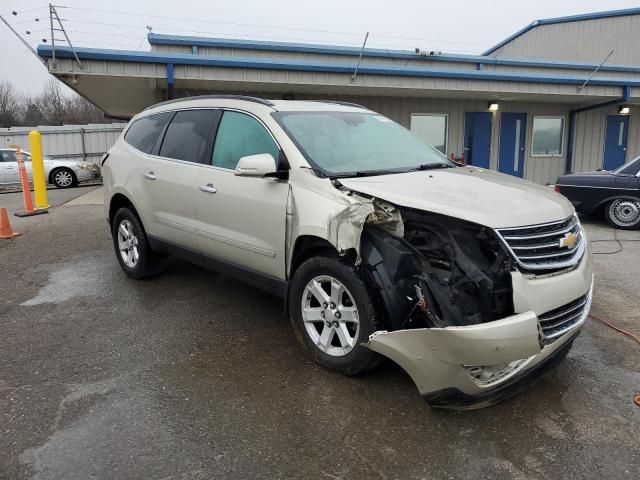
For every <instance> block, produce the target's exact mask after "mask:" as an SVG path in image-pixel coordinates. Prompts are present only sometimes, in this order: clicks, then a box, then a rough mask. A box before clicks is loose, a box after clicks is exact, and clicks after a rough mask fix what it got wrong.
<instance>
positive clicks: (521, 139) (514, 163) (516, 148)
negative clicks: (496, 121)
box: [498, 112, 527, 177]
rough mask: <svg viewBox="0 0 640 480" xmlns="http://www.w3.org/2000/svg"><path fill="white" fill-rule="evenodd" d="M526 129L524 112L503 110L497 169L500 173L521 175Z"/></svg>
mask: <svg viewBox="0 0 640 480" xmlns="http://www.w3.org/2000/svg"><path fill="white" fill-rule="evenodd" d="M526 130H527V114H526V113H511V112H505V113H503V114H502V115H501V117H500V159H499V161H498V169H499V170H500V171H501V172H502V173H508V174H509V175H514V176H516V177H522V174H523V172H524V146H525V138H526Z"/></svg>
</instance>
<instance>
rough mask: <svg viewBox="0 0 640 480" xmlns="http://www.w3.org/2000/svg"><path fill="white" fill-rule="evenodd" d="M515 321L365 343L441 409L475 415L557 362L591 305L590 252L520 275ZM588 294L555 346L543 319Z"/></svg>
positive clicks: (377, 336)
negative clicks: (543, 271) (546, 271)
mask: <svg viewBox="0 0 640 480" xmlns="http://www.w3.org/2000/svg"><path fill="white" fill-rule="evenodd" d="M513 290H514V306H515V311H516V312H521V313H516V314H515V315H513V316H510V317H507V318H504V319H501V320H497V321H494V322H488V323H483V324H479V325H471V326H464V327H447V328H424V329H415V330H398V331H394V332H386V331H380V332H375V333H373V334H372V335H371V337H370V338H369V342H367V343H365V344H364V345H365V346H367V347H368V348H370V349H371V350H373V351H375V352H378V353H380V354H382V355H384V356H386V357H389V358H390V359H391V360H393V361H394V362H396V363H397V364H399V365H400V366H401V367H402V368H403V369H404V370H405V371H406V372H407V373H408V374H409V376H410V377H411V378H412V379H413V381H414V383H415V384H416V386H417V387H418V390H419V391H420V393H421V394H422V395H423V396H424V397H425V398H426V399H427V401H428V402H429V403H430V404H431V405H432V406H436V407H443V408H456V409H473V408H481V407H484V406H487V405H491V404H493V403H496V402H497V401H499V400H501V399H503V398H506V397H508V396H510V395H513V394H514V393H516V392H517V391H518V390H520V389H521V388H523V387H524V386H525V385H527V384H528V383H530V382H531V380H533V379H534V378H536V377H537V376H539V374H540V373H542V372H543V371H545V370H547V369H548V368H550V367H552V366H553V365H555V364H556V363H558V362H559V361H560V360H561V359H562V358H563V357H564V355H566V353H567V351H568V350H569V348H570V346H571V343H572V342H573V340H574V339H575V338H576V336H577V335H578V334H579V332H580V329H581V328H582V325H583V324H584V322H585V320H586V318H587V316H588V314H589V309H590V306H591V297H592V290H593V271H592V266H591V261H590V258H589V254H588V252H587V253H586V255H585V256H584V257H583V259H582V260H581V262H580V264H579V265H578V266H577V267H576V268H574V269H573V270H572V271H570V272H564V273H560V274H557V275H549V276H546V277H534V276H526V275H523V274H521V273H519V272H514V273H513ZM584 295H586V296H587V303H586V305H585V307H584V309H583V310H582V313H581V314H580V316H579V318H578V319H577V321H576V322H575V324H574V325H573V327H572V328H570V329H569V330H567V331H566V332H565V333H564V334H562V335H561V336H559V337H558V338H556V339H554V341H553V342H551V343H549V342H547V341H545V338H544V334H543V332H542V328H541V326H540V322H539V320H538V316H539V315H542V314H543V313H546V312H549V311H551V310H553V309H556V308H558V307H561V306H562V305H565V304H568V303H570V302H572V301H574V300H575V299H576V298H579V297H581V296H584Z"/></svg>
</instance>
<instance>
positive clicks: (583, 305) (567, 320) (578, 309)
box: [538, 291, 591, 343]
mask: <svg viewBox="0 0 640 480" xmlns="http://www.w3.org/2000/svg"><path fill="white" fill-rule="evenodd" d="M590 308H591V291H589V293H587V294H586V295H583V296H582V297H580V298H577V299H575V300H574V301H573V302H570V303H567V304H566V305H563V306H562V307H558V308H556V309H553V310H551V311H549V312H547V313H544V314H542V315H540V316H539V317H538V320H539V322H540V327H541V328H542V333H543V334H544V338H545V340H546V342H547V343H550V342H551V341H553V340H555V339H556V338H558V337H560V336H562V335H563V334H565V333H567V332H568V331H569V330H571V329H572V328H573V327H575V326H577V325H579V324H581V323H583V322H584V321H585V320H586V319H587V315H588V314H589V309H590Z"/></svg>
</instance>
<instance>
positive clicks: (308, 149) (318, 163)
mask: <svg viewBox="0 0 640 480" xmlns="http://www.w3.org/2000/svg"><path fill="white" fill-rule="evenodd" d="M273 115H274V117H275V118H276V120H277V121H278V123H279V124H280V125H281V126H282V127H283V128H284V130H285V131H286V132H287V134H288V135H289V137H290V138H291V139H292V140H293V141H294V142H295V144H296V145H297V146H298V148H299V149H300V150H301V152H302V153H303V155H304V156H305V157H306V159H307V161H308V162H309V163H310V164H311V166H312V167H313V168H314V170H319V171H320V172H322V173H323V174H324V175H326V176H329V177H346V176H358V175H376V174H384V173H399V172H406V171H410V170H426V169H431V168H448V167H453V166H455V164H454V163H453V162H451V161H449V159H447V157H446V156H444V155H443V154H442V153H440V152H439V151H438V150H436V149H435V148H434V147H432V146H431V145H429V144H428V143H427V142H425V141H424V140H422V139H421V138H420V137H418V136H416V135H414V134H413V133H411V132H410V131H409V130H407V129H406V128H404V127H402V126H400V125H398V124H397V123H395V122H393V121H392V120H389V119H388V118H386V117H383V116H382V115H378V114H375V113H359V112H358V113H351V112H278V113H274V114H273Z"/></svg>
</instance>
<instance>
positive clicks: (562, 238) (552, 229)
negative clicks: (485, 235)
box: [497, 215, 586, 271]
mask: <svg viewBox="0 0 640 480" xmlns="http://www.w3.org/2000/svg"><path fill="white" fill-rule="evenodd" d="M497 232H498V235H499V236H500V238H501V239H502V241H503V242H504V244H505V245H506V247H507V248H508V249H509V251H510V252H511V254H512V255H513V257H514V258H515V260H516V261H517V262H518V265H520V267H522V268H523V269H525V270H531V271H538V270H561V269H563V268H569V267H572V266H574V265H575V264H577V263H578V262H579V261H580V259H581V258H582V256H583V255H584V251H585V248H586V246H585V241H584V235H583V233H582V227H581V226H580V222H579V221H578V217H577V216H576V215H572V216H570V217H569V218H567V219H566V220H561V221H559V222H553V223H545V224H543V225H531V226H527V227H516V228H501V229H499V230H498V231H497ZM572 235H575V237H573V236H572ZM574 238H575V240H576V242H575V245H573V246H571V245H567V244H566V242H569V243H570V241H571V240H572V239H574Z"/></svg>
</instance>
